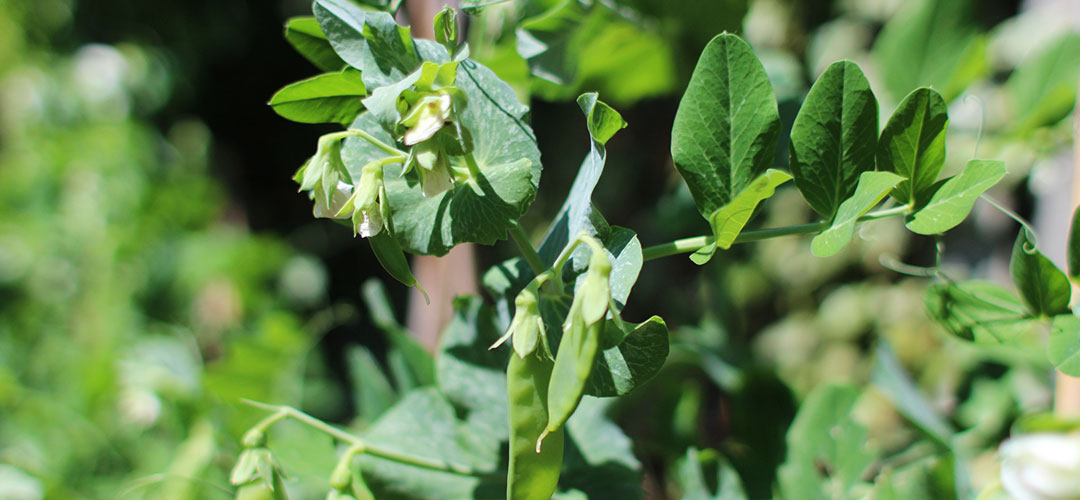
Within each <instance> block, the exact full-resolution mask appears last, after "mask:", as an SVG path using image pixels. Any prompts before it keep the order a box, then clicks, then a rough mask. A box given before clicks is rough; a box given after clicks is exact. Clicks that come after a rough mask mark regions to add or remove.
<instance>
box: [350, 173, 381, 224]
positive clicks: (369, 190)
mask: <svg viewBox="0 0 1080 500" xmlns="http://www.w3.org/2000/svg"><path fill="white" fill-rule="evenodd" d="M382 189H383V170H382V164H381V163H378V162H372V163H368V164H367V165H364V168H363V170H361V173H360V182H359V183H358V184H357V185H356V198H355V199H354V201H353V204H354V207H353V209H354V210H353V231H355V232H357V233H359V234H360V236H362V237H364V238H370V237H372V236H375V235H377V234H379V233H380V232H382V230H383V227H384V225H385V224H384V222H385V221H384V220H383V217H382V211H381V210H380V207H379V193H380V192H381V191H382Z"/></svg>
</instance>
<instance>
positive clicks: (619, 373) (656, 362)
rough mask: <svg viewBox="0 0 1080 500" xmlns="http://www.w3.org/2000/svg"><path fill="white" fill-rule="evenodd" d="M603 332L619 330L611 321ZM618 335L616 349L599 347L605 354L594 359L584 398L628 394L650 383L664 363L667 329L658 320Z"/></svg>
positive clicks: (654, 318) (657, 318) (602, 353)
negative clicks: (619, 337)
mask: <svg viewBox="0 0 1080 500" xmlns="http://www.w3.org/2000/svg"><path fill="white" fill-rule="evenodd" d="M605 329H607V330H611V329H616V330H617V329H618V327H617V326H616V325H615V322H614V321H608V322H607V325H605ZM620 333H622V336H623V338H621V339H619V342H618V343H617V345H613V346H610V347H606V346H604V345H601V348H604V350H603V351H602V352H601V353H600V355H599V356H597V364H596V367H594V368H593V370H592V373H591V374H590V376H589V380H588V382H587V383H586V385H585V394H588V395H590V396H597V397H614V396H622V395H624V394H627V393H629V392H630V391H633V390H634V389H635V388H637V387H639V386H641V385H642V384H644V383H646V382H648V381H649V380H651V379H652V378H653V376H655V375H656V374H657V373H658V372H659V371H660V368H661V367H662V366H664V362H665V361H667V356H668V329H667V324H665V323H664V320H663V319H661V318H660V317H659V316H653V317H651V318H649V319H648V320H646V321H645V322H644V323H640V324H638V325H636V326H634V327H633V330H631V331H630V332H620ZM605 347H606V348H605Z"/></svg>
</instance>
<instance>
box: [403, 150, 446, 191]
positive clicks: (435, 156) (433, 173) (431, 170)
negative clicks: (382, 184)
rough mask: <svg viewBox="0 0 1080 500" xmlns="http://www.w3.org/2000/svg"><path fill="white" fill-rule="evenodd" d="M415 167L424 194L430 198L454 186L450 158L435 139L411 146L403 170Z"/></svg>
mask: <svg viewBox="0 0 1080 500" xmlns="http://www.w3.org/2000/svg"><path fill="white" fill-rule="evenodd" d="M413 167H419V168H417V169H416V173H417V176H418V177H419V178H420V188H421V189H423V191H424V196H425V197H428V198H431V197H433V196H438V195H439V193H442V192H443V191H447V190H449V189H452V188H453V187H454V180H453V177H452V176H451V175H450V159H449V158H448V157H447V155H446V152H445V151H443V149H442V148H441V147H440V146H439V145H438V144H436V142H435V141H424V142H421V143H420V144H417V145H416V146H413V148H412V150H410V152H409V158H408V160H406V162H405V172H408V171H409V170H412V169H413Z"/></svg>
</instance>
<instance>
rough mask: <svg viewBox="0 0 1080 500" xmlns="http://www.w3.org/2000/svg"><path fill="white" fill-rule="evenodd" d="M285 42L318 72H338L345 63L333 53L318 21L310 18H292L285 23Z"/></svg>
mask: <svg viewBox="0 0 1080 500" xmlns="http://www.w3.org/2000/svg"><path fill="white" fill-rule="evenodd" d="M285 40H287V41H288V42H289V45H292V46H293V48H294V49H296V51H297V52H299V53H300V55H302V56H304V57H305V58H306V59H307V60H308V61H311V63H312V64H314V65H315V67H317V68H319V69H320V70H323V71H339V70H341V68H343V67H345V61H342V60H341V58H340V57H338V56H337V54H336V53H334V48H333V47H331V46H330V41H329V40H327V39H326V35H324V34H323V32H322V28H320V27H319V21H317V20H316V19H315V18H314V17H312V16H302V17H293V18H290V19H289V20H288V21H286V22H285Z"/></svg>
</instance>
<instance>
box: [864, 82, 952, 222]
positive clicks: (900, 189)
mask: <svg viewBox="0 0 1080 500" xmlns="http://www.w3.org/2000/svg"><path fill="white" fill-rule="evenodd" d="M948 125H949V114H948V110H947V109H946V107H945V100H944V99H942V98H941V94H938V93H937V92H936V91H935V90H933V89H929V88H920V89H918V90H915V91H914V92H912V93H911V94H908V96H907V97H905V98H904V101H903V102H901V103H900V106H897V108H896V111H894V112H893V115H892V117H890V118H889V123H887V124H886V125H885V129H884V130H882V131H881V141H880V143H879V144H878V151H877V164H878V169H879V170H885V171H888V172H895V173H897V174H900V175H901V176H903V177H904V178H905V179H907V181H905V182H902V183H900V185H899V186H897V188H896V189H895V190H894V191H893V198H895V199H896V200H897V201H899V202H900V203H904V204H907V205H913V206H916V207H919V206H921V205H923V204H925V203H926V202H927V201H929V199H930V197H931V195H933V189H934V183H935V182H937V177H938V174H939V173H941V167H942V166H944V165H945V130H946V128H947V127H948Z"/></svg>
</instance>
